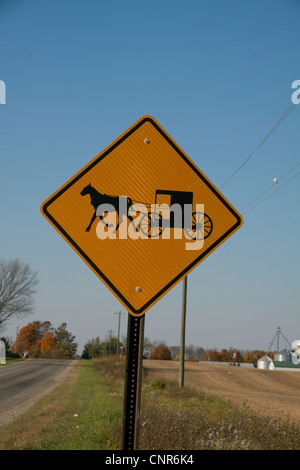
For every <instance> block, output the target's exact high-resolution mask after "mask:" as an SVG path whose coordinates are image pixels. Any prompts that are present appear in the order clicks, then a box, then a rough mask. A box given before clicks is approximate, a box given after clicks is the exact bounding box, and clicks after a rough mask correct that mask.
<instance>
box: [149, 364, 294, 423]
mask: <svg viewBox="0 0 300 470" xmlns="http://www.w3.org/2000/svg"><path fill="white" fill-rule="evenodd" d="M143 367H144V369H145V372H146V374H147V376H148V377H150V378H152V377H153V379H158V378H159V379H162V380H171V381H176V382H177V383H178V380H179V362H176V361H157V360H148V359H147V360H144V361H143ZM184 385H185V386H187V387H193V388H195V389H197V390H200V391H202V392H204V393H207V394H209V395H214V396H217V397H218V398H221V399H222V400H224V401H226V402H228V403H230V404H232V406H235V407H237V408H244V407H245V406H246V407H247V408H248V409H249V411H251V412H253V413H255V414H258V415H260V416H265V417H271V418H275V417H276V419H280V420H285V421H289V422H290V423H295V424H298V425H300V372H289V371H276V370H274V371H268V370H261V369H255V368H253V369H250V368H249V369H248V368H245V367H235V366H225V365H224V366H221V365H220V366H219V365H214V364H209V363H207V364H199V363H196V362H185V373H184Z"/></svg>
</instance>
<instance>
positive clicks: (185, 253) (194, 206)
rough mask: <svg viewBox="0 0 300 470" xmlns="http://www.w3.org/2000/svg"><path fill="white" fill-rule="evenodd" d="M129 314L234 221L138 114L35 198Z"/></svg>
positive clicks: (193, 169)
mask: <svg viewBox="0 0 300 470" xmlns="http://www.w3.org/2000/svg"><path fill="white" fill-rule="evenodd" d="M41 211H42V214H43V215H44V216H45V217H46V219H47V220H48V221H49V222H50V223H51V224H52V225H53V227H54V228H55V229H56V230H57V231H58V232H59V233H60V235H62V236H63V238H64V239H65V240H66V241H67V242H68V243H69V244H70V245H71V247H72V248H73V249H74V250H75V251H76V252H77V253H78V254H79V256H81V258H82V259H83V260H84V261H85V262H86V263H87V264H88V266H89V267H90V268H91V269H92V270H93V271H94V273H95V274H96V275H97V276H98V277H99V278H100V279H101V280H102V281H103V282H104V283H105V284H106V286H107V287H108V288H109V289H110V290H111V291H112V292H113V294H114V295H115V296H116V297H117V298H118V299H119V301H120V302H121V303H122V304H123V306H124V307H125V308H126V309H127V310H128V311H129V312H130V313H131V314H132V315H136V316H139V315H142V314H144V313H145V312H146V311H147V310H148V309H149V308H150V307H151V306H153V305H154V303H155V302H157V301H158V300H159V299H160V298H161V297H162V296H163V295H164V294H166V293H167V292H168V291H169V290H170V289H171V288H172V287H174V286H175V285H176V284H177V283H178V282H179V281H180V280H181V279H182V278H183V277H185V276H186V275H187V274H188V273H189V272H190V271H192V270H193V269H194V268H195V267H196V266H198V264H199V263H200V262H201V261H203V260H204V259H205V258H206V257H207V256H208V255H209V254H211V253H212V252H213V251H214V250H215V249H216V248H217V247H218V246H220V245H221V244H222V243H223V242H224V241H225V240H227V239H228V238H229V237H230V236H231V235H232V234H233V233H234V232H235V231H236V230H237V229H238V228H240V227H241V225H242V217H241V216H240V214H239V213H238V212H237V211H236V210H235V209H234V207H233V206H232V205H231V204H230V203H229V202H228V201H227V200H226V199H225V197H224V196H223V195H222V194H221V193H220V192H219V191H218V189H217V188H216V187H215V186H214V185H213V184H212V183H211V182H210V181H209V180H208V178H207V177H206V176H205V175H204V174H203V173H202V172H201V170H200V169H199V168H197V166H196V165H195V164H194V163H193V162H192V160H191V159H190V158H189V157H188V156H187V155H186V154H185V153H184V152H183V150H181V149H180V147H179V146H178V145H177V144H176V143H175V141H174V140H173V139H172V138H171V137H170V136H169V135H168V134H167V133H166V131H165V130H164V129H163V128H162V127H161V126H160V125H159V124H158V122H157V121H156V120H155V119H154V118H152V117H150V116H144V117H142V118H141V119H139V120H138V121H137V122H136V123H135V124H133V125H132V126H131V127H130V128H129V129H128V130H127V131H126V132H124V133H123V134H122V135H121V136H120V137H119V138H118V139H116V140H115V141H114V142H113V143H112V144H111V145H109V146H108V147H107V148H106V149H105V150H103V151H102V152H101V153H100V154H99V155H97V156H96V157H95V158H94V159H93V160H91V161H90V162H89V163H88V164H87V165H86V166H85V167H84V168H82V169H81V170H80V171H79V172H78V173H77V174H75V175H74V176H73V177H72V178H71V179H70V180H69V181H67V182H66V183H65V184H64V185H63V186H62V187H61V188H59V189H58V190H57V191H56V192H55V193H54V194H52V196H50V197H49V198H48V199H47V200H46V201H45V202H44V203H43V204H42V206H41Z"/></svg>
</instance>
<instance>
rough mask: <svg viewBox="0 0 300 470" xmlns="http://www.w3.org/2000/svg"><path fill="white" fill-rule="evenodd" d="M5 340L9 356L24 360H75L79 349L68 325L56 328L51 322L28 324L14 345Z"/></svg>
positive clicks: (22, 329) (21, 330) (19, 333)
mask: <svg viewBox="0 0 300 470" xmlns="http://www.w3.org/2000/svg"><path fill="white" fill-rule="evenodd" d="M3 339H4V341H5V342H6V345H7V348H8V355H16V356H20V357H24V358H28V357H30V358H48V359H49V358H51V359H73V358H74V357H75V356H76V352H77V347H78V345H77V343H76V342H75V336H74V335H72V333H70V332H69V331H68V330H67V324H66V323H62V324H61V325H59V326H58V327H57V328H54V327H53V326H52V325H51V323H50V322H49V321H44V322H41V321H33V322H30V323H28V324H27V325H26V326H24V327H23V328H21V329H20V331H19V332H18V335H17V338H16V341H15V342H14V343H13V344H9V341H8V340H7V339H5V338H3Z"/></svg>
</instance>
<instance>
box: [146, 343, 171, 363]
mask: <svg viewBox="0 0 300 470" xmlns="http://www.w3.org/2000/svg"><path fill="white" fill-rule="evenodd" d="M150 359H158V360H162V361H170V360H171V359H172V354H171V351H170V349H169V348H168V346H166V345H165V344H163V343H162V344H158V345H157V346H155V347H154V348H153V350H152V351H151V354H150Z"/></svg>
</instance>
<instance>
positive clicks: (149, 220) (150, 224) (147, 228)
mask: <svg viewBox="0 0 300 470" xmlns="http://www.w3.org/2000/svg"><path fill="white" fill-rule="evenodd" d="M140 229H141V231H142V232H143V234H144V235H147V237H149V238H157V237H159V236H160V235H161V234H162V231H163V228H162V217H161V214H158V213H157V212H149V213H148V214H144V215H143V217H142V218H141V221H140Z"/></svg>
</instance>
